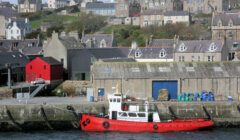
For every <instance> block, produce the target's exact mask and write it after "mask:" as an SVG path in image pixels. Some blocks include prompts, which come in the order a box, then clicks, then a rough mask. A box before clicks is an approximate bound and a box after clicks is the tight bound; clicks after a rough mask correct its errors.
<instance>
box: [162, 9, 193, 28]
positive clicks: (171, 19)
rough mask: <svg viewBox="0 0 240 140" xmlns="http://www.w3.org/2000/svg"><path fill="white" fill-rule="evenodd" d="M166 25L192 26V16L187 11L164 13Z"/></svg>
mask: <svg viewBox="0 0 240 140" xmlns="http://www.w3.org/2000/svg"><path fill="white" fill-rule="evenodd" d="M163 21H164V24H169V23H170V24H176V23H185V24H186V25H190V14H189V13H188V12H185V11H167V12H165V13H164V18H163Z"/></svg>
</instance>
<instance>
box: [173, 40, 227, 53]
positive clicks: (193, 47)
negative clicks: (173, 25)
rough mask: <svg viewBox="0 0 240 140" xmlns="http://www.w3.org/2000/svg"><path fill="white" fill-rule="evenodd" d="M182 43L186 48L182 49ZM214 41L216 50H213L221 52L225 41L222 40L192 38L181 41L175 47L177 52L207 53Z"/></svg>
mask: <svg viewBox="0 0 240 140" xmlns="http://www.w3.org/2000/svg"><path fill="white" fill-rule="evenodd" d="M182 43H183V44H184V45H185V47H186V50H185V51H180V47H181V45H182ZM212 43H214V44H215V45H216V50H215V51H213V52H221V51H222V49H223V42H222V41H221V40H215V41H213V40H190V41H179V43H178V44H177V45H176V47H175V51H174V52H175V53H207V52H210V51H209V47H210V45H211V44H212Z"/></svg>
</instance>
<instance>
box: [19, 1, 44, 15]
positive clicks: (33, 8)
mask: <svg viewBox="0 0 240 140" xmlns="http://www.w3.org/2000/svg"><path fill="white" fill-rule="evenodd" d="M41 9H42V0H18V12H19V13H33V12H37V11H40V10H41Z"/></svg>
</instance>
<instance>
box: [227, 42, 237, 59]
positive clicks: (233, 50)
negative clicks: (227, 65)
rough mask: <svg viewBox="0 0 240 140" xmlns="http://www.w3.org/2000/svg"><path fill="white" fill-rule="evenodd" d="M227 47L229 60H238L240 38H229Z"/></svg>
mask: <svg viewBox="0 0 240 140" xmlns="http://www.w3.org/2000/svg"><path fill="white" fill-rule="evenodd" d="M226 47H228V50H229V55H228V60H230V61H232V60H236V59H237V56H236V55H237V52H239V49H240V41H239V40H227V41H226Z"/></svg>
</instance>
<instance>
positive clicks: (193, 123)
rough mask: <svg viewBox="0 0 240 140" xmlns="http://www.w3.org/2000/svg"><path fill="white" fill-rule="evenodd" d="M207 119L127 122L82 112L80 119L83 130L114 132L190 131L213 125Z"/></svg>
mask: <svg viewBox="0 0 240 140" xmlns="http://www.w3.org/2000/svg"><path fill="white" fill-rule="evenodd" d="M213 124H214V123H213V121H212V120H209V119H182V120H181V119H176V120H171V121H168V122H129V121H121V120H110V119H106V118H99V117H95V116H90V115H86V114H83V115H82V119H81V120H80V125H81V129H82V130H83V131H95V132H101V131H116V132H157V133H160V132H172V131H192V130H198V129H202V128H207V127H211V126H213Z"/></svg>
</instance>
